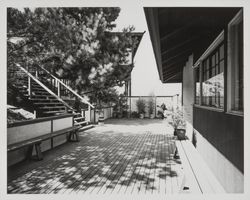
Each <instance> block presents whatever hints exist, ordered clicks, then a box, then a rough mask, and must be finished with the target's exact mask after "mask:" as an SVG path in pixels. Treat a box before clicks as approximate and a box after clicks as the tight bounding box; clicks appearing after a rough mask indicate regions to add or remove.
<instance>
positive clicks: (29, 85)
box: [16, 64, 72, 109]
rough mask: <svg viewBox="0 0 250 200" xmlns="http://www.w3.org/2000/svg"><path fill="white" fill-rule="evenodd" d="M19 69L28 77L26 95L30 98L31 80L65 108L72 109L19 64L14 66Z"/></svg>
mask: <svg viewBox="0 0 250 200" xmlns="http://www.w3.org/2000/svg"><path fill="white" fill-rule="evenodd" d="M16 66H17V67H18V68H19V69H21V70H22V71H23V72H24V73H25V74H27V76H28V94H29V96H30V97H32V87H31V80H33V81H35V82H36V83H38V84H39V85H40V86H41V87H42V88H44V89H45V90H46V91H47V92H48V93H49V94H51V95H52V96H54V97H55V98H56V99H57V100H58V101H60V102H61V103H63V104H64V105H65V107H67V108H68V109H72V108H71V106H70V105H69V104H67V103H66V102H65V101H63V100H62V99H61V98H60V97H58V96H57V95H56V94H55V93H54V92H53V91H51V90H50V89H49V88H48V87H47V86H46V85H44V84H43V83H42V82H41V81H39V80H38V79H37V77H35V76H33V75H32V74H31V73H30V72H28V71H27V70H26V69H25V68H23V67H21V66H20V65H19V64H17V65H16Z"/></svg>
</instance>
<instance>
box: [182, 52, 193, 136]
mask: <svg viewBox="0 0 250 200" xmlns="http://www.w3.org/2000/svg"><path fill="white" fill-rule="evenodd" d="M192 67H193V55H190V56H189V58H188V61H187V62H186V65H185V66H184V68H183V93H182V95H183V113H184V117H185V119H186V122H187V126H186V134H187V136H188V138H189V139H192V135H193V103H194V75H193V68H192Z"/></svg>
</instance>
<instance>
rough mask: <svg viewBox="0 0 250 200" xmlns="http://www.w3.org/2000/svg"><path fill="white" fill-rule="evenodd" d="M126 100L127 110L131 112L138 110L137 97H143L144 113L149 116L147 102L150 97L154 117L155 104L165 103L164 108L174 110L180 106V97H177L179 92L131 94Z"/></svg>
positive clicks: (155, 111)
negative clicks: (168, 94) (169, 94)
mask: <svg viewBox="0 0 250 200" xmlns="http://www.w3.org/2000/svg"><path fill="white" fill-rule="evenodd" d="M127 98H128V99H127V101H128V107H129V108H128V111H129V113H130V114H131V113H132V112H138V109H137V106H136V102H137V101H138V100H139V99H143V100H144V101H145V103H146V109H145V111H146V113H145V117H149V106H148V103H149V101H150V100H151V99H153V102H154V104H153V106H154V109H153V115H154V116H155V117H156V115H157V110H158V108H157V106H161V105H162V104H163V103H164V104H165V105H166V108H167V109H168V110H175V109H176V108H178V107H179V106H180V99H179V94H176V95H173V96H131V97H127Z"/></svg>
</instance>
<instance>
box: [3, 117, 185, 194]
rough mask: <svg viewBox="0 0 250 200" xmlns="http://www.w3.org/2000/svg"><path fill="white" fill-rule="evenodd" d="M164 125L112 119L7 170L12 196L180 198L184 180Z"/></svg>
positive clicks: (153, 121) (155, 122)
mask: <svg viewBox="0 0 250 200" xmlns="http://www.w3.org/2000/svg"><path fill="white" fill-rule="evenodd" d="M174 149H175V144H174V140H173V136H172V132H171V128H169V127H168V126H167V123H166V122H165V121H162V120H107V121H106V122H105V125H102V126H97V127H95V128H93V129H91V130H88V131H86V132H83V133H81V134H80V142H78V143H66V144H63V145H61V146H59V147H57V148H55V149H53V150H51V151H48V152H45V155H44V160H43V161H39V162H36V161H25V162H22V163H19V164H17V165H15V166H12V167H10V168H9V169H8V193H33V194H34V193H39V194H44V193H60V194H62V193H78V194H79V193H93V194H103V193H147V192H149V193H162V194H165V193H177V192H178V191H179V186H180V184H181V181H182V178H183V171H182V169H181V163H180V162H179V160H175V159H173V154H174Z"/></svg>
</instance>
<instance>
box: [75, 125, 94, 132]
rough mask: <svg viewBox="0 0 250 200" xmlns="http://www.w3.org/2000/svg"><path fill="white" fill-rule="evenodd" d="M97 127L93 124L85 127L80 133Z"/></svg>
mask: <svg viewBox="0 0 250 200" xmlns="http://www.w3.org/2000/svg"><path fill="white" fill-rule="evenodd" d="M94 127H95V126H94V125H93V124H90V125H86V126H83V127H82V128H80V129H79V132H80V131H81V132H82V131H86V130H88V129H91V128H94Z"/></svg>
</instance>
